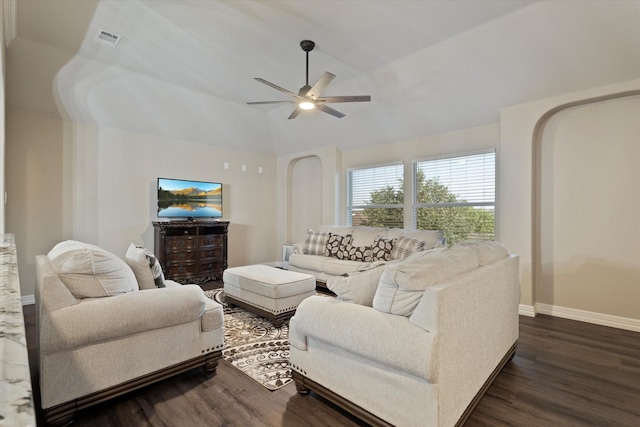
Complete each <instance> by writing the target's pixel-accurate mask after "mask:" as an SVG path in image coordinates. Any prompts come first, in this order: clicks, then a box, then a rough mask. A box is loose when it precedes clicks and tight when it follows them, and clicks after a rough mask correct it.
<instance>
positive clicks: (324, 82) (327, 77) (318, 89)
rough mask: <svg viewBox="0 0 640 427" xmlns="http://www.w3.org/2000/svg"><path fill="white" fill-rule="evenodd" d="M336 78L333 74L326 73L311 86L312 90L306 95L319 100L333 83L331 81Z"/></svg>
mask: <svg viewBox="0 0 640 427" xmlns="http://www.w3.org/2000/svg"><path fill="white" fill-rule="evenodd" d="M335 76H336V75H335V74H331V73H330V72H328V71H325V72H324V74H323V75H322V76H320V78H319V79H318V81H317V82H315V83H314V84H313V86H311V89H309V91H308V92H307V94H306V95H307V96H308V97H311V98H313V99H317V98H318V97H319V96H320V95H321V94H322V92H324V90H325V89H326V88H327V86H329V83H331V80H333V79H334V78H335Z"/></svg>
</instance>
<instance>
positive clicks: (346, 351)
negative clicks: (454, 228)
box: [289, 242, 520, 426]
mask: <svg viewBox="0 0 640 427" xmlns="http://www.w3.org/2000/svg"><path fill="white" fill-rule="evenodd" d="M518 277H519V273H518V256H516V255H508V253H507V250H506V249H505V248H504V247H502V246H501V245H499V244H497V243H494V242H473V243H465V244H458V245H455V246H453V247H452V248H449V249H433V250H431V251H427V252H422V253H418V254H414V255H412V256H410V257H409V258H407V259H406V260H404V261H403V262H400V263H395V264H391V265H387V266H384V267H382V268H374V269H371V270H367V271H366V272H362V273H354V274H353V275H351V276H349V277H336V278H333V279H330V280H329V282H328V285H329V286H330V287H332V288H333V289H334V291H335V292H336V293H337V298H327V297H321V296H313V297H310V298H307V299H306V300H304V301H303V302H302V303H301V304H300V305H299V306H298V310H297V312H296V314H295V316H294V317H293V318H292V319H291V322H290V326H289V340H290V345H291V348H290V361H291V366H292V370H293V377H294V380H295V382H296V386H297V389H298V392H299V393H300V394H307V393H308V392H309V390H312V391H314V392H316V393H318V394H319V395H322V396H323V397H325V398H327V399H328V400H330V401H332V402H334V403H336V404H338V405H340V406H342V407H343V408H344V409H346V410H347V411H350V412H351V413H353V414H355V415H357V416H358V417H360V418H362V419H364V420H365V421H367V422H368V423H370V424H372V425H394V426H453V425H460V424H462V423H464V421H465V420H466V419H467V417H468V416H469V414H470V412H471V411H472V410H473V408H474V407H475V405H476V404H477V402H478V401H479V399H480V398H481V396H482V394H483V393H484V392H485V391H486V389H487V388H488V387H489V385H490V384H491V382H492V381H493V379H494V378H495V376H497V374H498V373H499V371H500V369H501V368H502V367H503V366H504V365H505V364H506V363H507V362H508V361H509V360H510V359H511V358H512V357H513V354H514V352H515V347H516V343H517V340H518V304H519V301H520V286H519V283H518V280H519V279H518ZM354 284H357V285H361V286H357V288H358V291H356V292H354V291H353V289H354ZM344 291H347V293H348V294H347V295H344ZM349 292H350V293H349ZM368 302H369V304H367V303H368Z"/></svg>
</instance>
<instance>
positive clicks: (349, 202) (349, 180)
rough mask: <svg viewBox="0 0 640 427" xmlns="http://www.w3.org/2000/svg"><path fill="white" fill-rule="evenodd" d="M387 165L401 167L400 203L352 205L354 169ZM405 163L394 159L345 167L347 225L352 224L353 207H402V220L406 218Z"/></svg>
mask: <svg viewBox="0 0 640 427" xmlns="http://www.w3.org/2000/svg"><path fill="white" fill-rule="evenodd" d="M388 166H400V167H401V168H402V172H401V174H400V176H401V179H402V195H403V202H402V203H400V204H384V205H353V204H352V195H353V186H352V180H353V175H352V172H354V171H359V170H366V169H377V168H384V167H388ZM405 170H406V168H405V164H404V162H403V161H396V162H389V163H382V164H376V165H367V166H360V167H354V168H348V169H347V194H346V196H347V201H346V208H347V209H346V213H347V225H349V226H350V225H352V218H353V210H354V208H355V209H389V208H397V209H402V216H403V221H405V220H406V208H405V201H406V199H407V192H406V180H405Z"/></svg>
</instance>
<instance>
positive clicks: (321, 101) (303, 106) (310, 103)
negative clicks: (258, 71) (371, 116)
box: [247, 40, 371, 119]
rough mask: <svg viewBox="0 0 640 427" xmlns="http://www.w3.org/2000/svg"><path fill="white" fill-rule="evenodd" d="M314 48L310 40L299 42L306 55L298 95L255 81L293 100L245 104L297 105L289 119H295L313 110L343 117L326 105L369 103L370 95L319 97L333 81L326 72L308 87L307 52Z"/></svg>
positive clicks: (259, 79)
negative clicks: (304, 112) (304, 70)
mask: <svg viewBox="0 0 640 427" xmlns="http://www.w3.org/2000/svg"><path fill="white" fill-rule="evenodd" d="M315 46H316V44H315V43H314V42H312V41H311V40H302V41H301V42H300V47H301V48H302V50H303V51H305V53H306V65H307V66H306V80H305V82H306V83H305V85H304V86H302V87H301V88H300V90H299V91H298V93H297V94H296V93H294V92H291V91H289V90H287V89H284V88H282V87H280V86H278V85H275V84H273V83H271V82H268V81H266V80H264V79H262V78H260V77H256V78H255V80H257V81H259V82H260V83H263V84H265V85H267V86H271V87H272V88H274V89H276V90H278V91H280V92H283V93H286V94H287V95H291V96H292V98H293V99H291V100H289V101H257V102H247V104H249V105H258V104H287V103H289V104H297V105H296V108H295V109H294V110H293V112H292V113H291V115H290V116H289V119H295V118H296V117H297V116H298V114H300V112H301V111H303V110H313V109H318V110H320V111H322V112H324V113H327V114H330V115H332V116H334V117H337V118H342V117H344V114H343V113H341V112H339V111H336V110H334V109H333V108H331V107H329V106H327V105H326V104H328V103H332V102H369V101H371V96H370V95H352V96H325V97H321V95H322V92H324V90H325V89H326V88H327V86H329V83H331V81H332V80H333V79H334V77H335V74H331V73H330V72H328V71H325V72H324V74H322V76H320V78H319V79H318V81H317V82H315V83H314V84H313V86H309V52H310V51H312V50H313V48H314V47H315Z"/></svg>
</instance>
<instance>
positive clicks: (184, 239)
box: [166, 236, 197, 251]
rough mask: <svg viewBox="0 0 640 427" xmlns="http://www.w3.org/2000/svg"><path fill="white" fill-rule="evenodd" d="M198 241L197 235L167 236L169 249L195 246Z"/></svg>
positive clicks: (177, 249) (178, 249) (174, 249)
mask: <svg viewBox="0 0 640 427" xmlns="http://www.w3.org/2000/svg"><path fill="white" fill-rule="evenodd" d="M196 242H197V237H196V236H171V237H167V238H166V245H167V250H168V251H181V250H184V249H190V248H195V247H196Z"/></svg>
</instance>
